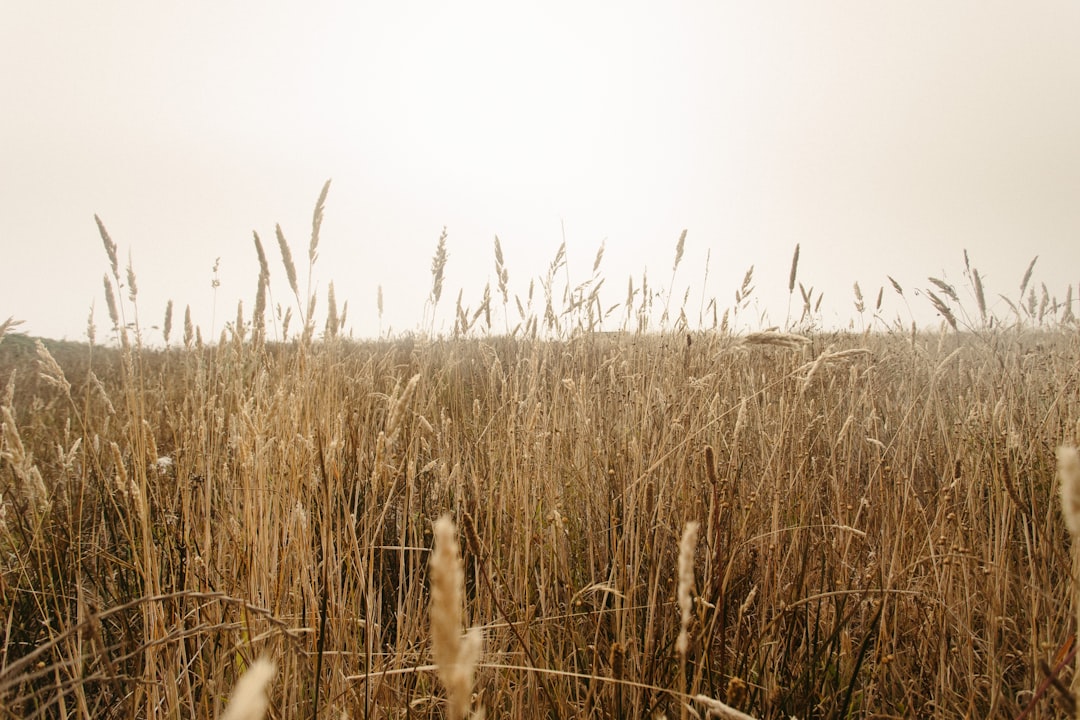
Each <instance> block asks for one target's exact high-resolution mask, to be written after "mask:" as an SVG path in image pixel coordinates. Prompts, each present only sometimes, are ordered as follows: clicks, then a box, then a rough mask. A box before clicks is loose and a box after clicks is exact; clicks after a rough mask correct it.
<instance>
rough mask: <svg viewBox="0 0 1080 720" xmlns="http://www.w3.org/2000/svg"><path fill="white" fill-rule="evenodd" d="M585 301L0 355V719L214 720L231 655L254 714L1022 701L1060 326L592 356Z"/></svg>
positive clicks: (1033, 630) (625, 348) (655, 348)
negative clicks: (363, 327) (501, 323)
mask: <svg viewBox="0 0 1080 720" xmlns="http://www.w3.org/2000/svg"><path fill="white" fill-rule="evenodd" d="M324 196H325V192H324ZM324 196H323V198H321V199H320V205H319V208H320V210H319V212H318V213H317V219H318V218H319V217H321V205H322V202H323V200H324ZM313 227H314V230H315V238H316V240H314V241H313V242H312V245H311V248H312V249H311V251H310V253H309V256H310V259H311V260H313V259H314V248H315V245H316V242H317V231H318V222H317V221H316V222H315V223H314V224H313ZM102 231H103V234H104V227H103V226H102ZM278 234H279V236H280V232H279V233H278ZM280 244H281V245H282V246H283V247H287V246H286V245H285V242H284V239H283V236H282V237H280ZM112 247H113V250H112V252H110V253H109V259H110V266H111V267H110V270H111V275H112V281H111V283H115V284H116V286H117V287H118V288H119V286H120V282H121V280H122V279H123V278H122V276H121V273H120V269H119V267H118V266H117V264H116V260H115V259H114V258H115V247H114V246H112ZM109 248H110V244H109V243H108V242H107V243H106V249H107V250H108V249H109ZM676 259H677V260H678V259H679V258H678V255H677V258H676ZM436 264H437V263H436ZM676 266H677V262H676ZM435 269H437V268H435ZM262 272H263V270H260V274H262ZM502 272H503V273H505V269H502ZM594 272H595V269H594ZM551 274H552V275H554V266H553V270H552V273H551ZM435 275H436V277H435V280H436V281H439V278H438V277H437V275H438V273H436V274H435ZM794 275H795V264H794V263H793V266H792V276H791V279H790V280H789V286H790V288H789V289H793V288H794V285H795V282H794ZM288 277H289V285H290V289H291V291H292V292H293V294H294V295H296V299H297V302H298V305H301V306H302V305H303V303H304V302H305V301H306V302H307V305H308V308H311V307H313V303H312V301H311V299H310V298H302V297H301V296H300V294H299V292H298V288H297V287H296V281H295V279H294V278H295V277H296V270H295V268H293V269H292V270H291V271H290V272H289V275H288ZM749 277H750V276H749V274H748V276H747V282H746V283H744V285H745V286H748V285H749ZM976 277H977V275H976ZM133 281H134V275H133V274H131V276H130V278H128V281H127V283H126V284H127V285H128V287H129V293H130V294H131V295H132V296H133V295H134V282H133ZM111 283H110V282H109V281H107V285H109V286H110V287H111ZM436 284H437V282H436ZM1025 285H1026V283H1025ZM263 286H264V281H263V280H260V287H263ZM980 288H981V283H980ZM745 289H746V288H744V290H745ZM894 289H895V290H896V291H897V293H901V294H902V292H903V290H902V289H901V288H900V287H899V286H898V285H895V283H894ZM440 292H441V287H440V288H438V289H435V288H433V294H432V302H431V309H432V310H434V307H435V304H436V303H437V301H438V294H439V293H440ZM591 292H592V291H591V290H590V289H589V288H583V289H582V291H581V292H580V293H577V294H576V295H575V293H574V292H570V293H566V294H564V297H566V298H568V302H570V303H572V304H574V305H573V307H572V308H571V309H570V310H564V311H562V312H560V310H559V309H558V308H557V307H554V308H551V307H549V308H541V309H540V310H539V313H540V314H539V315H536V316H527V317H525V318H524V319H523V320H522V323H521V324H520V325H519V326H518V327H519V332H517V334H516V337H493V336H484V337H463V338H458V339H415V338H414V339H407V338H406V339H401V340H398V341H395V342H371V343H352V342H349V341H347V340H344V339H342V338H341V337H340V335H338V336H337V338H336V339H327V340H325V341H324V342H321V343H316V342H313V341H311V339H310V336H311V331H310V328H311V327H313V318H312V316H311V312H310V311H307V312H302V313H301V315H300V317H301V319H302V321H303V323H304V325H305V331H304V332H303V333H302V337H303V338H304V339H302V340H299V341H294V342H291V343H288V344H283V343H278V344H275V343H272V342H270V341H268V340H266V339H265V338H264V337H262V336H261V335H260V334H259V333H256V334H255V335H254V337H253V336H252V335H251V334H250V333H248V334H247V335H245V333H244V332H243V327H242V324H243V323H241V327H233V328H231V329H230V331H229V332H228V333H226V334H225V335H223V341H222V342H219V343H217V344H215V345H203V344H202V343H200V342H199V341H198V335H197V333H193V332H191V331H190V329H186V330H185V337H186V338H187V341H186V342H185V347H183V348H182V349H175V348H174V349H168V350H151V349H148V348H146V347H145V346H144V344H143V343H142V342H141V339H140V337H139V335H138V326H137V320H136V321H135V324H134V325H133V326H132V327H131V329H129V330H126V329H125V328H124V327H122V326H123V325H124V322H125V321H124V320H123V317H124V313H125V312H128V313H129V316H132V317H136V318H137V314H136V313H134V311H133V309H129V310H127V311H126V310H125V306H124V304H123V303H118V307H117V308H116V313H117V316H118V332H119V337H118V340H120V342H119V343H118V345H119V347H117V348H107V347H100V346H89V345H77V344H63V343H53V342H46V343H45V344H44V345H43V346H42V349H41V351H38V350H37V349H36V348H35V347H34V345H33V343H32V342H30V341H28V340H27V339H25V338H23V337H22V336H19V335H15V334H10V332H9V335H8V337H7V338H5V339H4V341H3V343H2V344H0V381H2V382H3V386H0V389H3V388H6V390H4V391H3V392H2V393H0V406H2V408H3V413H4V415H3V440H2V443H3V444H2V446H0V451H2V455H0V493H2V497H3V502H2V505H0V513H2V514H0V608H2V609H3V618H2V620H3V633H4V635H3V644H2V647H0V653H2V654H0V715H2V716H5V717H61V716H62V717H68V716H75V717H148V718H149V717H153V718H157V717H192V718H204V717H207V718H209V717H219V716H221V713H222V712H224V709H225V706H226V704H227V699H228V697H229V694H230V692H231V691H232V688H233V687H234V686H235V685H236V683H237V681H238V679H239V678H240V677H241V676H242V674H243V673H244V671H245V670H247V669H248V668H249V667H252V665H253V663H255V661H256V658H260V657H265V658H268V659H270V660H272V661H273V663H274V664H275V665H276V667H277V673H278V674H277V676H276V680H275V681H274V682H273V683H272V685H271V686H270V687H269V715H268V716H269V717H274V718H284V717H313V716H318V717H331V718H338V717H341V716H342V715H343V714H344V715H347V716H348V717H354V718H362V717H376V718H377V717H414V718H426V717H460V716H463V715H464V714H465V713H467V712H474V713H479V712H486V714H487V715H488V716H490V717H499V718H503V717H506V718H534V717H541V716H544V717H561V718H571V717H595V718H607V717H613V718H614V717H642V718H645V717H659V716H662V715H663V716H666V717H669V718H670V717H676V716H683V715H694V714H696V715H698V716H704V715H706V714H707V713H712V714H714V715H715V716H721V717H722V716H724V715H723V713H725V712H727V710H725V709H724V708H730V709H732V710H733V711H741V712H743V713H747V714H750V715H752V716H755V717H760V718H781V717H782V718H788V717H790V716H792V715H794V716H796V717H800V718H811V717H838V716H853V717H858V716H869V715H876V716H877V717H915V716H918V717H959V716H969V717H1015V716H1017V715H1019V714H1020V712H1021V711H1022V710H1023V709H1024V708H1025V706H1027V705H1028V703H1029V702H1030V701H1031V699H1032V697H1033V694H1034V692H1035V690H1036V688H1038V687H1039V686H1040V685H1041V684H1043V680H1044V679H1045V676H1046V671H1045V670H1043V669H1042V667H1043V666H1044V665H1046V666H1052V665H1053V664H1054V656H1055V653H1056V652H1057V651H1058V650H1059V648H1062V647H1063V646H1064V645H1066V644H1067V641H1068V639H1069V637H1070V635H1071V633H1073V632H1074V621H1073V618H1074V613H1073V607H1072V605H1071V604H1070V603H1071V595H1070V588H1071V587H1072V580H1071V564H1070V558H1069V553H1068V549H1067V548H1068V541H1067V530H1066V528H1065V525H1064V523H1063V522H1062V519H1061V515H1060V512H1059V504H1058V489H1057V487H1056V481H1055V462H1056V461H1055V452H1054V451H1055V448H1056V447H1058V446H1059V445H1060V444H1061V443H1062V441H1063V440H1066V439H1070V438H1072V437H1073V434H1074V428H1075V427H1076V421H1077V419H1078V418H1080V339H1078V337H1077V335H1076V333H1075V331H1074V329H1073V328H1072V325H1071V324H1070V323H1069V322H1064V321H1062V322H1061V323H1060V324H1056V325H1046V324H1044V327H1043V328H1042V329H1038V328H1037V327H1033V325H1034V324H1035V323H1034V322H1033V321H1032V322H1027V323H1024V322H1020V321H1021V320H1033V318H1034V317H1035V316H1036V315H1037V314H1038V308H1037V307H1030V306H1031V304H1030V303H1028V306H1029V307H1030V309H1031V310H1032V312H1031V313H1030V315H1029V314H1027V313H1026V311H1025V306H1024V304H1023V303H1016V305H1015V307H1016V315H1017V318H1016V320H1017V322H1015V323H1013V324H1005V323H1002V322H1000V321H999V322H998V324H996V325H994V324H993V322H992V320H993V319H992V318H991V321H988V322H986V323H984V324H979V325H978V326H977V327H974V328H972V330H971V331H969V332H954V331H951V330H942V331H938V332H934V333H921V332H907V331H903V332H901V331H899V330H897V329H891V330H890V329H889V328H882V329H881V330H880V331H878V332H875V333H861V334H831V335H827V334H821V333H797V332H796V330H797V328H787V332H783V333H781V332H773V333H771V334H760V335H755V336H752V337H750V338H747V339H745V340H743V339H740V338H738V337H736V336H733V335H731V334H729V333H726V332H722V331H720V330H719V328H718V329H717V330H716V331H709V332H704V331H694V332H689V331H675V330H669V331H666V332H661V333H658V334H648V335H646V334H638V333H632V332H625V333H617V334H613V335H607V334H603V335H602V334H597V333H590V332H587V331H586V332H581V330H582V329H584V330H588V325H589V323H590V322H592V320H591V319H590V318H592V319H595V317H597V315H596V311H595V307H594V306H595V303H593V302H592V301H591V300H590V299H589V298H590V293H591ZM499 294H500V295H503V297H504V302H505V298H506V295H505V294H504V291H503V289H502V288H500V289H499ZM630 294H631V298H633V296H634V291H633V286H631V293H630ZM551 296H552V297H556V298H557V297H558V293H557V292H554V293H552V294H551ZM809 296H810V293H805V292H804V299H806V300H807V302H809V301H808V298H809ZM936 297H937V299H938V301H939V302H942V303H943V304H944V303H946V302H949V300H948V299H947V298H948V297H949V296H948V293H946V292H945V291H944V290H941V292H940V293H937V294H936ZM529 302H530V303H531V299H530V301H529ZM642 302H643V303H644V302H645V301H644V300H642ZM879 303H880V293H879ZM543 304H545V305H546V304H547V302H544V303H543ZM521 305H522V306H526V303H521ZM664 306H665V307H664V310H665V312H667V311H669V310H670V312H671V316H672V317H675V312H674V307H672V308H668V303H667V302H665V303H664ZM301 309H302V310H303V308H302V307H301ZM646 309H647V308H646ZM949 309H950V316H951V317H952V320H954V321H956V322H957V323H958V324H960V323H964V322H965V318H966V315H965V314H964V313H963V309H962V307H961V306H958V305H957V304H956V303H952V304H951V305H950V306H949ZM458 310H459V311H461V310H464V308H461V306H460V301H459V307H458ZM549 310H550V311H551V313H550V315H551V317H552V318H553V321H552V325H554V324H556V323H557V324H558V326H559V327H560V328H561V329H562V330H563V331H564V335H563V336H562V337H561V339H557V340H550V341H545V340H543V339H540V338H538V337H535V336H534V335H533V334H532V333H531V332H527V329H528V328H530V327H531V328H536V327H537V326H538V325H540V326H541V327H543V325H544V323H545V320H544V317H545V316H546V315H547V314H548V311H549ZM1066 311H1067V309H1062V310H1060V311H1057V310H1055V312H1058V317H1059V318H1066V317H1071V314H1070V315H1068V316H1067V315H1066ZM476 312H477V313H479V312H480V311H476ZM523 312H524V313H525V314H526V315H527V311H523ZM635 313H636V310H635V309H634V308H631V307H630V306H629V305H628V306H627V313H626V314H627V318H628V319H629V321H630V322H631V323H632V324H634V325H640V324H647V323H645V320H644V319H643V318H644V317H645V316H644V315H641V316H638V315H636V314H635ZM979 313H980V316H981V314H982V313H983V303H980V304H979ZM461 316H462V317H461V320H462V322H465V323H472V322H476V321H477V318H478V317H482V314H474V313H473V312H471V311H470V312H462V313H461ZM680 316H682V317H684V316H685V312H682V313H680ZM241 320H243V318H241ZM1070 322H1071V321H1070ZM186 324H187V323H186ZM247 324H248V327H249V328H253V327H257V323H255V322H254V320H252V321H248V323H247ZM949 324H950V325H952V324H953V323H952V321H949ZM5 329H7V328H5ZM575 329H576V330H577V331H576V332H575ZM267 332H269V331H267ZM128 334H130V336H128ZM336 334H337V333H335V332H329V329H328V332H327V336H328V338H331V337H333V336H334V335H336ZM804 336H805V337H804ZM444 514H449V515H450V517H452V518H453V519H454V522H455V523H456V525H457V526H458V527H461V528H462V530H463V533H462V536H461V539H459V538H458V536H457V531H456V530H455V529H454V525H453V524H451V522H450V521H449V520H445V521H438V522H436V521H437V519H438V518H440V517H441V516H443V515H444ZM689 522H696V523H699V526H698V529H697V532H698V537H697V539H696V540H697V542H696V557H695V552H694V546H693V541H692V540H687V541H685V542H684V544H683V548H682V551H681V552H680V536H681V534H682V532H683V528H684V527H686V526H687V523H689ZM433 527H434V528H435V531H434V534H433ZM462 540H463V542H462ZM459 542H460V543H461V546H462V547H463V548H464V550H465V552H464V553H462V555H463V558H462V559H460V560H459V559H457V558H458V555H457V554H456V553H458V552H459V551H458V549H457V546H458V544H459ZM432 547H434V548H435V550H434V557H432V551H431V548H432ZM444 555H445V558H444V560H445V563H449V564H445V563H442V562H441V561H440V560H439V558H440V557H443V556H444ZM456 573H460V574H456ZM429 598H430V599H431V600H432V601H433V602H434V603H435V605H436V607H430V603H429ZM440 598H442V600H440ZM440 608H441V609H443V610H444V612H443V614H442V615H440V614H439V612H438V611H439V609H440ZM429 610H431V614H430V616H429ZM440 623H441V624H440ZM433 625H434V627H433ZM465 627H473V628H480V629H482V632H483V636H484V644H483V645H484V647H483V653H482V656H481V657H480V659H479V663H477V665H476V668H475V678H471V677H470V678H468V679H469V682H468V685H469V688H468V689H467V690H464V691H463V690H462V689H461V688H462V687H464V685H465V683H464V680H462V679H461V677H459V676H455V675H454V673H453V672H450V673H449V674H447V670H446V668H447V667H453V666H454V663H453V662H452V661H451V660H447V659H446V658H449V657H450V656H451V655H452V656H453V657H455V658H459V659H460V658H462V657H463V655H462V648H461V645H462V644H463V643H464V644H466V645H468V644H469V643H471V642H472V641H471V640H463V639H462V631H463V628H465ZM440 628H442V632H440ZM681 631H685V633H686V635H685V646H684V645H683V644H682V642H681V641H680V640H679V638H680V632H681ZM466 637H474V636H466ZM440 638H442V640H440ZM444 641H445V642H444ZM454 641H456V642H457V643H458V644H457V645H454ZM440 642H443V644H442V645H440ZM447 642H448V643H449V645H447V644H445V643H447ZM433 645H434V647H433ZM455 648H456V649H455ZM466 649H468V648H466ZM447 653H449V654H447ZM465 654H467V653H465ZM444 655H445V657H444ZM448 663H449V665H448ZM260 667H261V666H260ZM440 672H441V673H443V674H442V675H441V677H443V678H444V680H443V682H439V680H438V678H439V677H440V674H439V673H440ZM1060 674H1061V675H1062V677H1060V678H1055V680H1057V681H1058V684H1059V685H1060V686H1061V687H1062V688H1064V687H1065V686H1067V685H1068V684H1069V680H1070V677H1069V676H1070V671H1069V670H1067V669H1066V670H1064V671H1062V672H1061V673H1060ZM473 680H474V682H473ZM448 686H449V688H448ZM721 701H723V702H721ZM1067 702H1068V699H1067V698H1066V697H1065V696H1064V695H1063V694H1062V692H1061V691H1050V692H1047V693H1046V694H1045V695H1043V696H1042V697H1041V698H1040V699H1039V701H1038V702H1037V703H1035V704H1034V706H1033V707H1032V708H1031V710H1030V715H1029V717H1057V716H1059V715H1060V713H1061V712H1062V710H1063V708H1065V707H1066V706H1067ZM725 703H726V704H725ZM728 716H732V717H735V716H737V715H728Z"/></svg>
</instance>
